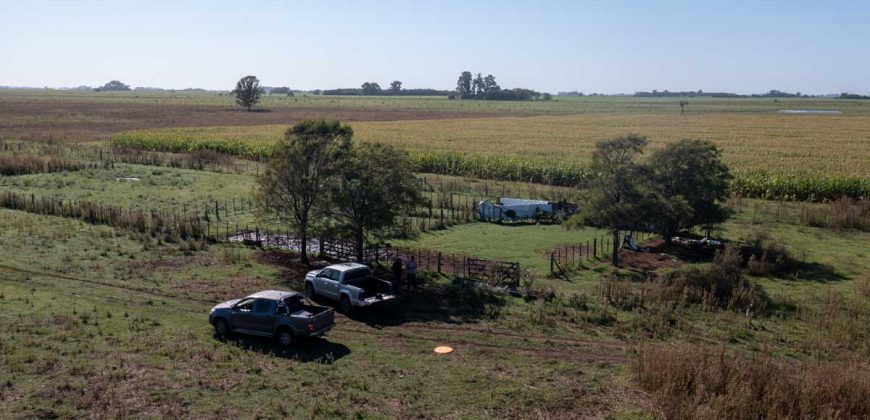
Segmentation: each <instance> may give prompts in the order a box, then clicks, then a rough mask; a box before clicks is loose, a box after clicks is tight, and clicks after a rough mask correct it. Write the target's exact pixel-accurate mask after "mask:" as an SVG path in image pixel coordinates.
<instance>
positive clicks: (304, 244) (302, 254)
mask: <svg viewBox="0 0 870 420" xmlns="http://www.w3.org/2000/svg"><path fill="white" fill-rule="evenodd" d="M299 244H300V247H299V259H300V260H301V261H302V264H305V265H309V264H308V226H305V225H300V226H299Z"/></svg>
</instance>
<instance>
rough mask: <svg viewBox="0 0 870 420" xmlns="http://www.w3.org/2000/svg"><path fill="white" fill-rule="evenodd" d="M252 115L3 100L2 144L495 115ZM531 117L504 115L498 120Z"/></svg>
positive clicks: (304, 111) (199, 108) (301, 111)
mask: <svg viewBox="0 0 870 420" xmlns="http://www.w3.org/2000/svg"><path fill="white" fill-rule="evenodd" d="M268 111H269V112H246V111H244V110H242V109H238V108H234V107H227V106H217V105H190V104H171V103H170V104H167V103H153V102H152V103H149V102H146V100H145V99H143V100H142V102H138V103H137V102H133V103H123V102H120V103H119V102H111V101H107V102H96V101H76V100H70V99H68V98H67V99H57V100H51V99H46V98H40V99H38V100H34V99H29V98H28V97H26V96H25V97H5V98H0V140H7V141H19V140H23V141H41V142H52V143H64V142H67V143H69V142H90V141H101V140H108V139H109V138H110V137H111V135H112V134H115V133H118V132H120V131H125V130H133V129H145V128H162V127H206V126H219V125H222V126H234V125H238V126H245V125H264V124H287V125H290V124H293V123H295V122H298V121H301V120H304V119H320V118H327V119H338V120H341V121H397V120H429V119H454V118H475V117H482V116H493V115H495V114H493V113H486V112H468V111H461V112H457V111H443V110H425V109H353V108H351V109H345V108H326V107H323V108H318V107H300V108H276V109H270V110H268ZM510 115H514V116H517V115H528V114H525V113H513V114H512V113H504V112H501V113H499V114H498V116H510Z"/></svg>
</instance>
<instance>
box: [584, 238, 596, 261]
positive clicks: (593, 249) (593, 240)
mask: <svg viewBox="0 0 870 420" xmlns="http://www.w3.org/2000/svg"><path fill="white" fill-rule="evenodd" d="M587 242H588V241H587ZM592 253H593V254H594V255H595V258H598V238H592ZM586 255H587V256H588V255H589V250H588V249H587V250H586ZM587 259H588V258H587Z"/></svg>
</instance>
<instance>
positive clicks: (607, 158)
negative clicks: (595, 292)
mask: <svg viewBox="0 0 870 420" xmlns="http://www.w3.org/2000/svg"><path fill="white" fill-rule="evenodd" d="M646 143H647V140H646V137H644V136H640V135H637V134H629V135H627V136H621V137H616V138H614V139H610V140H604V141H601V142H599V143H598V144H596V145H595V151H594V152H592V166H591V169H592V171H593V172H594V173H595V174H597V176H596V177H595V178H594V179H593V180H592V181H591V185H590V189H589V197H588V199H587V200H586V203H585V207H584V209H583V211H582V212H581V213H580V214H578V215H576V216H575V217H574V218H572V220H570V221H569V223H568V225H567V226H568V227H569V228H572V227H577V226H580V225H581V224H582V223H584V222H585V223H588V224H592V225H595V226H599V227H602V228H605V229H607V230H609V231H610V233H611V235H612V243H613V249H612V256H611V261H612V262H613V265H618V264H619V246H620V245H621V241H620V238H619V232H620V231H621V230H630V229H635V228H637V227H638V226H639V225H640V224H641V223H642V221H643V219H644V212H645V211H646V210H645V209H646V208H647V207H646V205H647V204H648V203H646V202H645V201H646V200H645V196H644V193H643V190H642V187H643V186H642V184H641V183H640V182H639V180H640V179H641V178H642V176H643V174H642V172H643V170H642V169H643V168H642V167H641V165H639V163H638V157H639V156H640V155H641V154H642V153H643V149H644V146H646Z"/></svg>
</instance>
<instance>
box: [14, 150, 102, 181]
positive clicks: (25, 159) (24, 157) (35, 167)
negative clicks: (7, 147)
mask: <svg viewBox="0 0 870 420" xmlns="http://www.w3.org/2000/svg"><path fill="white" fill-rule="evenodd" d="M86 167H88V164H87V163H84V162H81V161H78V160H74V159H68V158H65V157H60V156H51V155H49V156H40V155H36V154H30V153H13V154H0V175H3V176H15V175H27V174H37V173H47V172H62V171H77V170H79V169H84V168H86Z"/></svg>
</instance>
